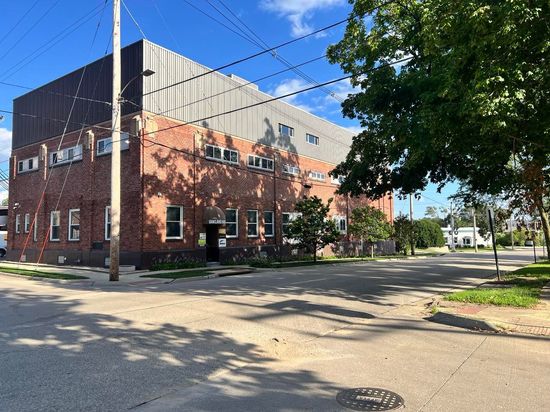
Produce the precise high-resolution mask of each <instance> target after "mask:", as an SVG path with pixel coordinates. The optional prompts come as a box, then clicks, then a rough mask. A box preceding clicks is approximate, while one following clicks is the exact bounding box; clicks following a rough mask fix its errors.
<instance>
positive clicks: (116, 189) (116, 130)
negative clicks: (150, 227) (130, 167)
mask: <svg viewBox="0 0 550 412" xmlns="http://www.w3.org/2000/svg"><path fill="white" fill-rule="evenodd" d="M112 104H113V113H112V123H111V127H112V129H113V130H112V133H111V149H112V150H111V246H110V264H109V280H110V281H118V272H119V265H120V260H119V258H120V116H121V113H120V0H113V101H112Z"/></svg>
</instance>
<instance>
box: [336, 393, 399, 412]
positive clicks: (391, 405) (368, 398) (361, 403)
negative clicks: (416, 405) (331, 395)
mask: <svg viewBox="0 0 550 412" xmlns="http://www.w3.org/2000/svg"><path fill="white" fill-rule="evenodd" d="M336 401H338V403H339V404H340V405H342V406H345V407H346V408H348V409H353V410H355V411H389V410H390V409H397V408H400V407H402V406H403V405H404V404H405V401H404V400H403V398H402V397H401V396H399V395H398V394H396V393H395V392H391V391H387V390H385V389H379V388H355V389H347V390H345V391H342V392H339V393H338V395H336Z"/></svg>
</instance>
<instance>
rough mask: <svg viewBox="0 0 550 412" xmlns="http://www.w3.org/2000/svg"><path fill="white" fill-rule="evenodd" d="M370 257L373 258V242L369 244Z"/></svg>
mask: <svg viewBox="0 0 550 412" xmlns="http://www.w3.org/2000/svg"><path fill="white" fill-rule="evenodd" d="M370 257H371V258H372V259H374V243H371V245H370Z"/></svg>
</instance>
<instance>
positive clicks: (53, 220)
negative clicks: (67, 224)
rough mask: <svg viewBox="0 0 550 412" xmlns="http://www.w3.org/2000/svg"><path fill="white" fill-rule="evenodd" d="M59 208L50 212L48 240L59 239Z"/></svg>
mask: <svg viewBox="0 0 550 412" xmlns="http://www.w3.org/2000/svg"><path fill="white" fill-rule="evenodd" d="M60 216H61V215H60V213H59V210H54V211H52V212H51V213H50V240H59V224H60Z"/></svg>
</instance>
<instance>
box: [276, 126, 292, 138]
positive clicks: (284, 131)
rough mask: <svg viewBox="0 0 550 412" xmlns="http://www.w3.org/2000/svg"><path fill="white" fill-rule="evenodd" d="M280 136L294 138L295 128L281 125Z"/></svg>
mask: <svg viewBox="0 0 550 412" xmlns="http://www.w3.org/2000/svg"><path fill="white" fill-rule="evenodd" d="M279 134H280V135H281V136H288V137H294V128H293V127H290V126H287V125H286V124H282V123H279Z"/></svg>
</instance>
